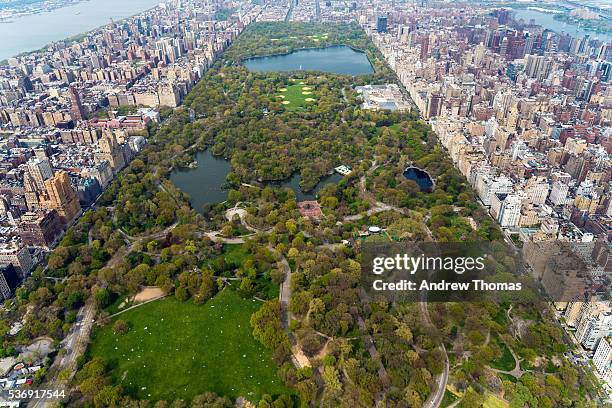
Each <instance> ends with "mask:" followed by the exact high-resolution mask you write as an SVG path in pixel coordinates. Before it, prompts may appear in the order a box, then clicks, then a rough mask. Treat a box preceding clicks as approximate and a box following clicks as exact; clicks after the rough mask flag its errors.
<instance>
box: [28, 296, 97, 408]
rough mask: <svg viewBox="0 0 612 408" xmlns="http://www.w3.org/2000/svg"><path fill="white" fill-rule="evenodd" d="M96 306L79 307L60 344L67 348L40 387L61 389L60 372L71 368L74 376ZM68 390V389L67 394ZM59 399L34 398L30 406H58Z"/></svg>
mask: <svg viewBox="0 0 612 408" xmlns="http://www.w3.org/2000/svg"><path fill="white" fill-rule="evenodd" d="M93 317H94V307H93V304H87V305H85V306H83V307H81V308H80V309H79V312H78V313H77V317H76V322H75V323H74V324H73V325H72V327H71V328H70V331H69V332H68V335H67V336H66V337H65V338H64V340H62V342H61V343H60V346H61V347H62V348H63V349H64V350H65V352H64V353H63V354H58V355H57V356H56V357H55V360H54V361H53V364H52V365H51V368H50V370H49V374H50V377H49V379H48V381H47V382H45V383H43V384H41V385H40V386H39V387H38V389H41V390H42V389H56V388H57V389H60V388H63V387H65V385H64V384H63V383H62V382H61V381H60V379H59V378H58V377H59V374H60V373H62V372H64V371H66V370H69V372H70V379H72V377H73V376H74V374H75V372H76V369H77V358H79V356H81V355H82V354H83V353H85V349H86V348H87V342H88V340H89V334H90V333H91V327H92V326H93ZM67 395H68V390H66V396H67ZM57 403H58V401H56V400H52V401H46V400H33V401H30V403H29V404H28V407H30V408H47V407H52V406H56V405H57Z"/></svg>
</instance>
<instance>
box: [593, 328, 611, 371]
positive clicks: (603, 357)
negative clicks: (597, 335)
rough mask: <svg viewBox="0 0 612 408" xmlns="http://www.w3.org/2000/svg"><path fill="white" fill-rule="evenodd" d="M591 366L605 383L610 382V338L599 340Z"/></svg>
mask: <svg viewBox="0 0 612 408" xmlns="http://www.w3.org/2000/svg"><path fill="white" fill-rule="evenodd" d="M593 364H595V368H596V369H597V371H598V372H599V374H601V376H602V377H603V378H604V379H606V380H607V381H612V338H610V337H604V338H603V339H601V341H600V342H599V344H598V345H597V349H596V350H595V354H594V355H593Z"/></svg>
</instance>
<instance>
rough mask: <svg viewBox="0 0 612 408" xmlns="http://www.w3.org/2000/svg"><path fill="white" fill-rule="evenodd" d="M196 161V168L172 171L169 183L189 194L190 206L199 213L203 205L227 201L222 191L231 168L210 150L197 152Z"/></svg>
mask: <svg viewBox="0 0 612 408" xmlns="http://www.w3.org/2000/svg"><path fill="white" fill-rule="evenodd" d="M196 161H197V162H198V166H197V167H196V168H193V169H190V168H187V169H180V170H174V171H173V172H172V174H170V181H172V182H173V183H174V185H175V186H177V187H178V188H180V189H181V191H183V192H184V193H187V194H189V202H190V203H191V206H192V207H193V208H194V209H195V210H196V211H198V212H201V211H202V207H203V206H204V205H205V204H216V203H220V202H222V201H225V200H227V190H225V189H223V185H224V184H225V176H227V173H229V172H230V170H231V166H230V163H229V161H227V160H225V159H223V158H221V157H215V156H213V154H212V153H211V152H210V150H205V151H203V152H199V153H198V154H197V155H196Z"/></svg>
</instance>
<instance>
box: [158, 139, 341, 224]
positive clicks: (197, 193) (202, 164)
mask: <svg viewBox="0 0 612 408" xmlns="http://www.w3.org/2000/svg"><path fill="white" fill-rule="evenodd" d="M194 161H195V163H196V164H197V165H196V166H192V165H191V164H192V163H194V162H191V163H190V164H189V165H186V166H181V167H175V168H174V169H172V170H171V171H170V175H169V177H168V178H169V180H170V182H172V184H174V185H175V186H176V187H177V188H178V189H179V190H181V191H182V192H183V193H184V194H186V195H187V196H188V197H189V204H190V205H191V207H192V208H193V209H194V210H196V211H197V212H198V213H202V209H203V208H204V206H206V205H216V204H219V203H222V202H224V201H226V200H227V195H228V191H229V189H228V188H227V182H226V177H227V174H229V173H230V172H231V163H230V160H229V159H226V158H225V157H223V156H220V155H219V156H217V155H214V154H213V153H212V151H211V149H210V148H207V149H205V150H200V151H198V152H196V153H195V160H194ZM342 179H343V176H342V175H341V174H338V173H336V172H332V173H328V174H325V175H323V176H322V177H321V178H320V179H319V181H318V182H317V184H316V185H315V186H314V187H313V188H311V189H309V190H303V189H302V188H301V187H300V173H299V171H297V170H296V171H294V172H293V173H291V175H290V176H288V177H286V178H284V179H281V180H266V181H251V182H250V183H252V184H253V185H255V186H256V187H259V188H265V187H268V186H270V187H273V188H288V189H290V190H293V192H294V194H295V197H296V201H304V200H314V199H316V195H317V194H318V192H319V190H320V189H321V188H323V187H324V186H326V185H327V184H337V183H338V182H340V180H342Z"/></svg>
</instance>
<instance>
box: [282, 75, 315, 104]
mask: <svg viewBox="0 0 612 408" xmlns="http://www.w3.org/2000/svg"><path fill="white" fill-rule="evenodd" d="M294 82H297V81H294ZM300 82H301V81H300ZM314 95H315V94H314V88H313V87H312V86H309V85H306V84H302V83H299V82H297V83H295V84H293V85H289V86H287V87H286V88H280V89H279V93H278V94H277V95H276V97H277V98H278V99H279V100H280V101H281V103H282V104H283V106H284V107H285V109H286V110H288V111H296V110H304V108H305V107H306V106H307V105H310V104H312V103H314V102H316V97H315V96H314ZM307 99H308V100H307ZM311 99H312V100H311ZM287 102H288V103H287Z"/></svg>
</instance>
